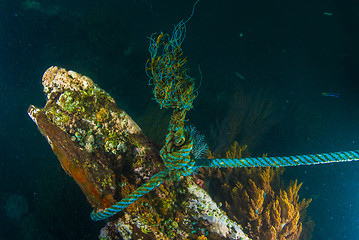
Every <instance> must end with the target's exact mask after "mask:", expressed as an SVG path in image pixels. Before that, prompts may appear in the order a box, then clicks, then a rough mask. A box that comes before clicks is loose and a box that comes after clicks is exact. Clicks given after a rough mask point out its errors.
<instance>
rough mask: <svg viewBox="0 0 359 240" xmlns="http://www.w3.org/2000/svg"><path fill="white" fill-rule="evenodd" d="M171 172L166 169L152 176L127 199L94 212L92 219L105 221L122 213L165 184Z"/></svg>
mask: <svg viewBox="0 0 359 240" xmlns="http://www.w3.org/2000/svg"><path fill="white" fill-rule="evenodd" d="M168 172H169V170H168V169H166V170H164V171H162V172H159V173H157V174H155V175H153V176H152V178H151V179H150V180H149V181H148V182H146V183H145V184H143V185H142V186H140V187H139V188H137V189H136V190H135V191H134V192H132V193H130V194H129V195H128V196H127V197H126V198H124V199H122V200H121V201H119V202H117V203H115V204H114V205H112V206H111V207H109V208H106V209H103V210H100V211H98V212H95V211H92V213H91V219H92V220H93V221H100V220H104V219H106V218H109V217H111V216H113V215H115V214H117V213H118V212H121V211H122V210H123V209H125V208H126V207H127V206H128V205H130V204H132V203H134V202H135V201H137V199H139V198H140V197H142V196H143V195H144V194H146V193H148V192H150V191H151V190H152V189H154V188H155V187H158V186H159V185H161V183H162V182H163V179H164V178H165V177H166V176H167V175H168Z"/></svg>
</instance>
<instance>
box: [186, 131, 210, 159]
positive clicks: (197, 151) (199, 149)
mask: <svg viewBox="0 0 359 240" xmlns="http://www.w3.org/2000/svg"><path fill="white" fill-rule="evenodd" d="M186 130H188V131H189V132H190V134H191V136H192V137H193V148H192V151H191V154H192V155H193V157H194V159H197V158H202V157H203V156H204V155H206V153H207V152H208V145H207V143H205V141H204V140H205V137H204V135H202V134H200V133H199V132H198V131H197V129H196V128H195V127H192V126H188V127H186Z"/></svg>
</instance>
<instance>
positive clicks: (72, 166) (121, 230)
mask: <svg viewBox="0 0 359 240" xmlns="http://www.w3.org/2000/svg"><path fill="white" fill-rule="evenodd" d="M42 84H43V86H44V92H45V94H46V99H47V103H46V105H45V107H44V108H36V107H34V106H30V108H29V110H28V114H29V116H30V117H31V118H32V120H33V121H34V122H35V123H36V125H37V126H38V128H39V130H40V131H41V133H42V134H43V135H44V136H45V137H46V139H47V141H48V143H49V144H50V146H51V148H52V149H53V152H54V153H55V154H56V156H57V157H58V159H59V161H60V163H61V165H62V167H63V169H64V170H65V171H66V172H67V174H69V175H70V176H72V177H73V178H74V180H75V181H76V182H77V184H78V185H79V186H80V188H81V189H82V191H83V192H84V194H85V195H86V197H87V199H88V201H89V203H90V204H91V206H92V207H93V209H94V210H95V212H96V211H99V210H101V209H106V208H108V207H110V206H111V205H113V204H115V203H116V202H117V201H120V200H121V199H123V198H126V197H127V196H128V195H129V194H131V193H132V192H133V191H134V190H135V189H137V188H138V187H139V186H141V185H142V184H144V183H146V182H147V181H148V180H149V179H150V178H151V177H152V176H153V175H155V174H156V173H158V172H160V171H162V170H164V169H165V168H166V167H165V165H164V163H163V161H162V159H161V157H160V154H159V149H157V148H156V146H155V145H154V144H153V143H152V142H151V141H150V139H148V138H147V137H146V136H145V135H144V134H143V133H142V131H141V129H140V127H139V126H138V125H137V124H136V123H135V122H134V121H133V120H132V119H131V117H130V116H129V115H128V114H127V113H126V112H124V111H123V110H121V109H119V108H118V107H117V106H116V104H115V101H114V99H113V98H111V96H109V95H108V94H107V93H106V92H105V91H104V90H102V89H101V88H99V87H98V86H97V85H96V84H95V83H94V82H93V81H92V80H91V79H90V78H88V77H86V76H83V75H81V74H78V73H76V72H74V71H67V70H65V69H63V68H59V67H50V68H49V69H48V70H47V71H46V72H45V74H44V76H43V81H42ZM141 237H143V238H144V239H173V238H181V239H182V238H188V239H206V238H208V239H248V237H247V236H246V235H245V234H244V233H243V232H242V230H241V227H240V226H239V225H238V223H236V222H234V221H232V220H230V219H229V218H228V217H227V215H226V214H225V212H224V211H223V210H221V209H220V208H219V207H218V206H217V204H216V203H215V202H214V201H213V200H212V199H211V197H210V196H209V195H208V194H207V193H206V192H205V191H204V190H203V189H202V188H200V187H199V186H198V185H197V184H196V183H195V182H194V180H193V179H192V177H186V178H181V180H180V181H175V182H172V181H165V182H164V183H163V184H162V185H160V186H159V187H157V188H155V189H154V191H152V192H150V193H149V194H146V195H145V196H143V197H141V198H140V199H138V200H137V201H136V202H135V203H133V204H131V205H129V206H128V207H127V208H126V209H124V210H123V211H122V212H120V213H118V214H116V215H114V216H113V217H111V218H109V221H108V222H107V224H106V226H105V227H104V228H103V229H102V231H101V234H100V238H107V239H120V238H124V239H139V238H141Z"/></svg>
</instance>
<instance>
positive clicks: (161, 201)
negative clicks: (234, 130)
mask: <svg viewBox="0 0 359 240" xmlns="http://www.w3.org/2000/svg"><path fill="white" fill-rule="evenodd" d="M192 14H193V11H192ZM190 18H191V17H190ZM190 18H188V19H187V20H186V21H184V20H182V21H180V22H179V23H178V24H177V25H176V26H175V28H174V30H173V32H172V34H165V33H160V34H158V35H152V36H151V37H150V45H149V52H150V58H149V59H148V61H147V64H146V66H145V70H146V72H147V75H148V76H149V79H150V85H151V86H152V88H153V95H154V99H155V100H156V102H157V103H158V105H159V107H160V108H161V109H162V108H164V109H170V110H172V115H171V118H170V121H169V123H168V129H167V136H166V139H165V144H164V146H162V147H158V146H157V145H156V144H154V143H153V142H152V141H151V139H149V138H148V137H147V136H145V134H144V133H143V132H142V130H141V127H140V126H139V125H137V123H136V122H134V121H133V120H132V118H131V117H130V116H129V115H128V114H127V113H126V112H125V111H123V110H121V108H119V107H118V106H117V105H116V103H115V100H114V99H113V98H112V97H111V96H110V95H109V94H108V93H106V92H105V91H104V90H102V89H101V88H100V87H99V86H97V85H96V84H95V83H94V82H93V81H92V80H91V79H90V78H89V77H87V76H83V75H81V74H79V73H76V72H74V71H68V70H66V69H64V68H61V67H56V66H53V67H50V68H49V69H47V71H46V72H45V73H44V75H43V79H42V84H43V87H44V92H45V94H46V99H47V102H46V105H45V106H44V107H43V108H37V107H35V106H30V108H29V110H28V114H29V116H30V117H31V118H32V120H33V121H34V122H35V123H36V125H37V127H38V128H39V130H40V132H41V133H42V134H43V135H44V136H45V137H46V139H47V141H48V143H49V144H50V146H51V148H52V150H53V152H54V153H55V155H56V156H57V157H58V159H59V161H60V163H61V166H62V168H63V169H64V170H65V172H66V173H67V174H68V175H70V176H71V177H72V178H73V179H74V180H75V181H76V183H77V184H78V185H79V186H80V188H81V190H82V191H83V193H84V194H85V195H86V197H87V200H88V202H89V203H90V205H91V206H92V208H93V212H92V213H91V215H90V217H91V219H92V220H94V221H101V220H106V223H104V224H105V226H104V227H103V229H102V230H101V233H100V234H99V238H100V239H201V240H204V239H261V240H269V239H273V240H274V239H281V240H284V239H290V240H296V239H310V237H311V231H313V228H314V223H313V221H311V220H310V218H308V217H307V216H306V208H307V206H308V205H309V204H310V202H311V199H308V200H306V199H302V200H300V198H299V195H298V191H299V190H300V187H301V184H299V183H297V181H293V182H291V183H290V184H289V186H286V187H285V186H284V185H283V184H282V183H280V175H281V173H282V172H283V168H282V167H287V166H298V165H311V164H321V163H330V162H344V161H354V160H359V152H358V151H347V152H334V153H323V154H312V155H297V156H288V157H267V156H263V157H257V158H252V157H247V156H246V154H245V148H246V147H245V146H240V145H239V144H238V143H237V142H234V143H233V145H231V146H230V148H229V150H228V151H227V152H226V154H225V156H217V155H216V154H214V153H212V152H211V151H210V149H209V148H208V146H207V145H206V143H205V142H204V137H203V136H202V135H200V134H199V133H198V132H197V130H196V129H195V128H194V127H192V126H188V125H187V124H186V123H187V119H186V114H187V112H188V111H190V110H191V109H192V108H193V101H194V100H195V99H196V96H197V94H198V93H197V91H196V87H195V80H194V78H192V77H190V76H189V75H188V70H187V68H186V62H187V58H186V57H184V55H183V51H182V47H181V46H182V42H183V41H184V39H185V33H186V23H187V22H188V21H189V20H190ZM229 176H231V177H229ZM229 178H230V181H229ZM214 179H216V182H217V186H218V189H217V196H210V194H209V193H208V192H207V191H206V190H207V187H206V184H205V182H210V181H213V180H214ZM216 199H217V200H218V199H219V200H224V201H223V203H220V202H221V201H216Z"/></svg>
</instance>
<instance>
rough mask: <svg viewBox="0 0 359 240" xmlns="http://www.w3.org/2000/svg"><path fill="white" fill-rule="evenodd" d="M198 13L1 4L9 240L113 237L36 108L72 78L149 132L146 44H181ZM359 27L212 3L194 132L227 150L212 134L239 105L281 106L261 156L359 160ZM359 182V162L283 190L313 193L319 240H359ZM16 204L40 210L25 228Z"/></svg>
mask: <svg viewBox="0 0 359 240" xmlns="http://www.w3.org/2000/svg"><path fill="white" fill-rule="evenodd" d="M192 5H193V1H189V0H183V1H173V0H166V1H164V0H117V1H68V0H62V1H55V0H53V1H40V0H39V1H37V2H35V1H33V2H32V1H17V0H16V1H15V0H14V1H10V0H8V1H1V2H0V89H1V91H0V93H1V94H0V104H1V112H0V135H1V138H0V139H1V140H0V141H1V145H0V146H1V151H0V156H1V157H0V177H1V181H0V202H1V206H2V207H1V210H0V216H1V218H0V236H1V237H0V238H1V239H96V238H97V236H98V233H99V230H100V228H101V227H102V226H103V223H93V222H91V220H90V218H89V213H90V212H91V207H90V206H89V204H88V203H87V201H86V199H85V197H84V195H83V194H82V192H81V191H80V189H79V188H78V187H77V186H76V184H75V183H74V182H73V181H72V179H71V178H69V177H68V176H67V175H66V173H65V172H64V171H63V170H62V168H61V166H60V164H59V162H58V161H57V159H56V157H55V156H54V155H53V154H52V152H51V150H50V147H49V146H48V144H47V143H46V141H45V139H44V137H42V136H41V134H40V133H39V132H38V130H37V129H36V126H35V125H34V123H33V122H32V121H31V120H30V118H29V117H28V116H27V114H26V111H27V108H28V107H29V105H30V104H34V105H36V106H38V107H41V106H43V105H44V104H45V97H44V94H43V93H42V86H41V76H42V74H43V72H44V71H45V70H46V69H47V68H48V67H50V66H52V65H58V66H62V67H65V68H67V69H72V70H74V71H77V72H79V73H82V74H85V75H87V76H89V77H91V78H92V79H93V80H94V81H95V82H97V83H98V84H99V85H100V87H102V88H103V89H105V90H106V91H108V92H109V93H110V95H111V96H113V97H114V98H115V100H116V101H117V103H118V105H119V106H120V107H122V108H123V109H125V110H126V111H127V112H128V113H129V114H130V115H131V116H133V118H134V119H135V120H136V119H137V118H140V117H141V114H143V112H144V111H145V109H146V106H147V105H148V103H150V102H151V97H152V95H151V94H152V93H151V88H150V87H149V86H148V85H147V83H148V78H147V76H146V74H145V72H144V64H145V62H146V59H147V58H148V52H147V47H148V39H146V37H148V36H150V35H151V34H152V33H154V32H160V31H164V32H168V33H170V32H171V31H172V28H173V26H174V24H176V23H178V22H179V21H180V20H181V19H183V18H187V17H188V16H189V14H190V12H191V8H192ZM325 13H332V15H328V14H325ZM358 13H359V3H357V2H356V1H353V0H337V1H334V0H326V1H323V0H321V1H312V0H303V1H295V2H293V1H285V0H278V1H263V0H262V1H260V0H240V1H238V0H227V1H214V0H208V1H204V0H202V1H201V2H199V4H198V5H197V9H196V11H195V14H194V16H193V17H192V19H191V21H190V22H188V24H187V27H188V29H187V30H188V31H187V37H186V40H185V42H184V44H183V49H184V51H185V54H186V55H187V56H188V58H189V61H190V65H189V66H190V68H191V70H192V72H191V73H192V75H193V76H194V77H196V78H197V79H198V78H199V77H200V74H199V73H198V70H197V65H200V67H201V71H202V75H203V82H202V86H201V89H200V92H199V96H198V98H197V99H196V100H195V108H194V109H193V110H192V111H191V113H190V114H189V118H190V119H191V123H192V124H194V125H196V126H197V128H198V129H199V130H200V131H201V132H202V133H204V134H205V135H207V136H208V139H209V144H210V145H211V144H212V145H213V144H214V143H213V140H211V138H210V137H209V136H210V130H209V129H210V126H211V125H212V126H213V124H214V123H215V122H216V121H218V122H221V121H223V119H225V118H226V116H228V111H229V109H230V106H231V102H232V101H233V96H234V95H235V94H238V93H239V92H245V94H246V96H258V95H260V94H259V93H264V94H262V95H260V96H262V97H261V98H260V99H263V98H265V97H266V96H267V97H268V99H270V100H271V102H272V106H273V109H275V111H274V112H273V113H272V116H271V118H272V119H273V121H272V123H271V124H269V126H265V124H268V123H266V122H264V123H263V129H266V131H264V132H261V133H260V134H258V133H257V135H256V138H255V141H253V147H252V148H251V152H252V156H256V155H261V154H262V153H268V154H269V155H270V156H273V155H288V154H306V153H320V152H330V151H340V150H354V149H358V148H359V146H358V144H359V130H358V126H359V124H358V117H359V109H358V100H359V95H358V91H359V84H358V81H359V47H358V43H359V31H358V29H359V14H358ZM235 72H237V73H239V74H240V75H241V76H243V77H242V78H240V77H238V76H239V75H238V74H237V75H236V74H235ZM238 89H240V91H239V90H238ZM322 92H334V93H340V97H339V98H335V97H325V96H322V95H321V93H322ZM263 96H264V97H263ZM247 107H248V108H250V109H253V110H255V108H256V106H255V105H249V106H247ZM257 128H258V126H257ZM260 128H261V126H260ZM248 131H249V130H248ZM214 138H215V136H214ZM211 141H212V142H211ZM243 144H245V143H243ZM254 146H255V147H254ZM212 147H213V146H212ZM358 170H359V163H358V162H351V163H342V164H329V165H322V166H311V167H293V168H289V169H287V171H286V173H285V175H284V176H283V180H286V181H289V180H290V179H298V180H299V181H300V182H304V183H303V186H302V189H301V191H300V195H301V196H302V197H305V198H313V202H312V203H311V204H310V206H309V209H308V215H310V216H312V218H313V220H314V221H315V222H316V228H315V231H314V233H313V239H319V240H320V239H325V240H329V239H358V235H359V220H358V219H359V218H358V216H359V203H358V202H359V201H358V199H359V173H358ZM11 196H16V197H17V198H16V197H15V198H14V199H17V200H18V201H19V202H20V203H22V205H24V204H25V203H24V202H26V203H27V205H28V208H27V210H24V211H25V212H26V214H24V215H20V216H21V218H18V219H16V217H13V218H10V217H9V214H8V212H6V209H5V207H6V206H7V207H9V205H8V201H7V200H8V199H11ZM15 210H19V208H17V209H15ZM15 210H14V211H15Z"/></svg>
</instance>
